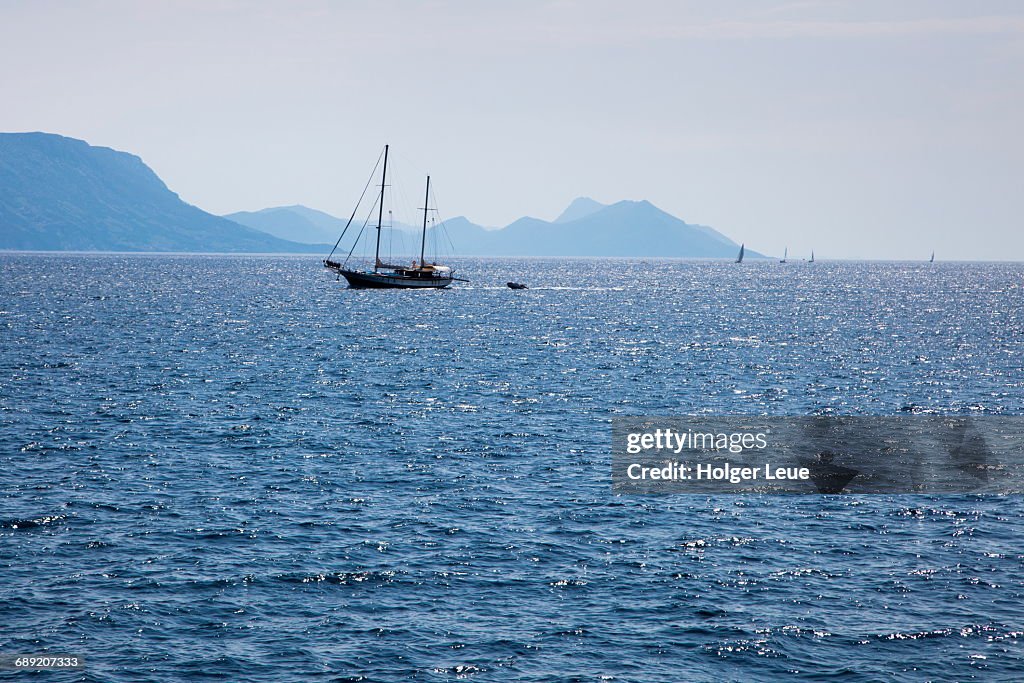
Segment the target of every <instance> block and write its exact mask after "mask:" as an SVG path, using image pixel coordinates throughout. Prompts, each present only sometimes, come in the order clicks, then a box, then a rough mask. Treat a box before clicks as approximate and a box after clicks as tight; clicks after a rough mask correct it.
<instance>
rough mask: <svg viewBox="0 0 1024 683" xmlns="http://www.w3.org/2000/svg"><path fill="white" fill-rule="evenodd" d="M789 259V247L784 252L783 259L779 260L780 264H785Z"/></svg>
mask: <svg viewBox="0 0 1024 683" xmlns="http://www.w3.org/2000/svg"><path fill="white" fill-rule="evenodd" d="M787 258H789V247H786V250H785V251H784V252H782V258H781V259H780V260H779V263H785V262H786V259H787Z"/></svg>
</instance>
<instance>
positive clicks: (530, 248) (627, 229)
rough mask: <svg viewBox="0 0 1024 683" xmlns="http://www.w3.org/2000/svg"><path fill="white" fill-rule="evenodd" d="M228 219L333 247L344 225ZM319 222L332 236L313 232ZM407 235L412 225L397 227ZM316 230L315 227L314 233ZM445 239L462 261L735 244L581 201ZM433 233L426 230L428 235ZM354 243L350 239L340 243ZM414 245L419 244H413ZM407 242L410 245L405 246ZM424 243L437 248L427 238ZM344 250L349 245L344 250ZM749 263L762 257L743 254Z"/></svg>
mask: <svg viewBox="0 0 1024 683" xmlns="http://www.w3.org/2000/svg"><path fill="white" fill-rule="evenodd" d="M228 218H231V219H232V220H236V221H239V222H242V223H244V224H246V225H249V226H250V227H253V228H257V229H260V230H264V231H266V232H269V233H271V234H274V235H277V236H278V237H286V238H288V239H294V240H301V239H305V238H306V237H305V236H309V237H316V238H317V239H318V240H319V241H321V242H323V241H330V242H333V241H334V240H336V239H337V238H338V235H340V234H341V229H342V228H343V227H344V224H345V221H342V220H341V219H338V218H335V217H333V216H331V215H329V214H325V213H323V212H320V211H315V210H314V209H308V208H306V207H303V206H288V207H275V208H271V209H264V210H263V211H253V212H242V213H236V214H230V215H229V216H228ZM313 218H316V219H317V220H318V221H320V224H321V225H322V226H324V229H329V232H323V233H320V232H316V231H315V229H314V227H313V226H312V219H313ZM395 227H397V228H399V229H401V230H403V231H404V232H406V233H414V234H416V235H418V234H419V230H420V228H418V227H416V226H410V225H404V224H397V223H396V225H395ZM317 229H319V228H317ZM444 229H445V232H446V233H447V235H448V238H447V239H445V238H443V237H442V238H441V239H440V243H441V244H447V243H448V240H450V241H451V243H452V244H453V245H454V246H455V252H456V253H457V254H459V255H461V256H640V257H642V256H665V257H681V258H735V257H736V254H737V252H738V251H739V248H740V245H739V244H737V243H736V242H733V241H732V240H731V239H729V238H728V237H726V236H725V235H723V234H722V233H720V232H718V231H717V230H715V229H713V228H709V227H707V226H705V225H693V224H690V223H686V222H684V221H682V220H680V219H678V218H676V217H675V216H672V215H670V214H668V213H666V212H665V211H662V210H661V209H659V208H658V207H656V206H654V205H653V204H651V203H650V202H648V201H621V202H617V203H615V204H611V205H605V204H600V203H598V202H596V201H594V200H593V199H589V198H587V197H580V198H578V199H575V200H573V201H572V203H571V204H569V206H568V207H567V208H566V210H565V211H563V212H562V214H561V215H560V216H559V217H558V218H556V219H555V220H554V221H544V220H541V219H539V218H530V217H524V218H520V219H519V220H517V221H515V222H514V223H512V224H510V225H507V226H505V227H504V228H501V229H498V230H493V229H488V228H483V227H481V226H479V225H476V224H474V223H472V222H471V221H470V220H469V219H467V218H465V217H464V216H458V217H456V218H450V219H448V220H446V221H445V222H444ZM434 230H436V228H431V231H434ZM344 242H345V244H346V245H349V246H351V241H350V238H349V237H346V238H345V240H344ZM413 242H416V240H415V239H414V240H413ZM408 243H409V244H412V242H408ZM428 243H434V238H433V236H430V235H428ZM346 248H347V247H346ZM746 256H747V258H751V259H756V258H764V256H763V255H762V254H759V253H757V252H756V251H752V250H750V249H747V250H746Z"/></svg>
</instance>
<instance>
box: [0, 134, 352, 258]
mask: <svg viewBox="0 0 1024 683" xmlns="http://www.w3.org/2000/svg"><path fill="white" fill-rule="evenodd" d="M332 241H333V240H332ZM0 249H28V250H45V251H67V250H74V251H205V252H319V251H322V247H314V246H310V245H309V244H299V243H297V242H290V241H286V240H282V239H279V238H277V237H274V236H272V235H268V234H266V233H263V232H260V231H258V230H254V229H252V228H249V227H245V226H243V225H239V224H238V223H234V222H232V221H229V220H227V219H225V218H221V217H219V216H214V215H212V214H209V213H207V212H205V211H203V210H202V209H199V208H197V207H195V206H192V205H191V204H187V203H185V202H184V201H182V200H181V198H180V197H178V195H177V194H175V193H174V192H171V191H170V190H169V189H168V188H167V186H166V185H165V184H164V183H163V181H161V180H160V178H158V177H157V175H156V174H155V173H154V172H153V171H152V170H151V169H150V168H149V167H148V166H146V164H144V163H143V162H142V160H141V159H140V158H139V157H137V156H134V155H132V154H127V153H125V152H118V151H115V150H113V149H109V148H106V147H93V146H92V145H90V144H88V143H86V142H84V141H82V140H76V139H74V138H67V137H63V136H61V135H51V134H48V133H0Z"/></svg>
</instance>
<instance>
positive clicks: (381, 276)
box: [324, 145, 466, 289]
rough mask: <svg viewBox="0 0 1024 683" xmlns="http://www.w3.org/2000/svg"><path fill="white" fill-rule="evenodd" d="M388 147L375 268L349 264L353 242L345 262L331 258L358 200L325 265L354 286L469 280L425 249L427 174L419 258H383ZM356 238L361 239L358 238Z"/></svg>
mask: <svg viewBox="0 0 1024 683" xmlns="http://www.w3.org/2000/svg"><path fill="white" fill-rule="evenodd" d="M388 149H389V145H384V168H383V170H382V171H381V182H380V196H379V197H378V199H377V246H376V248H375V251H374V257H373V270H357V269H355V268H349V267H348V261H349V258H351V256H352V251H354V250H355V245H354V244H353V245H352V250H350V251H349V254H348V257H347V258H346V259H345V260H344V261H343V262H340V263H339V262H338V261H332V260H331V256H333V255H334V252H335V251H336V250H337V248H338V245H339V244H341V239H342V237H344V236H345V232H346V231H347V230H348V228H349V226H350V225H351V224H352V219H353V218H355V214H356V211H358V210H359V205H358V203H357V205H356V208H355V210H353V211H352V216H351V217H350V218H349V219H348V223H347V224H346V225H345V229H344V230H342V233H341V237H339V238H338V241H337V242H335V244H334V249H332V250H331V253H330V254H329V255H328V256H327V258H325V259H324V267H325V268H327V269H328V270H331V271H333V272H335V273H338V274H339V275H341V276H343V277H344V278H345V279H346V280H347V281H348V286H349V287H351V288H353V289H427V288H429V289H441V288H443V287H447V286H448V285H450V284H451V283H452V281H453V280H459V281H460V282H466V280H462V279H460V278H457V277H455V274H454V272H453V271H452V269H451V268H449V267H448V266H442V265H439V264H437V263H434V262H432V263H427V260H426V254H425V252H426V246H427V214H428V212H429V211H430V176H427V191H426V199H424V201H423V233H422V237H421V238H420V258H419V261H413V262H412V265H411V266H410V267H408V268H406V267H404V266H398V265H394V264H390V263H385V262H384V261H381V259H380V234H381V228H382V224H383V220H384V190H385V188H386V187H387V174H388ZM378 161H379V160H378ZM363 192H364V194H365V192H366V191H365V190H363ZM361 199H362V198H361V197H360V200H361ZM371 211H372V209H371ZM389 213H390V212H389ZM371 215H372V214H371ZM367 221H369V219H367ZM356 241H357V242H358V241H359V240H358V238H357V239H356Z"/></svg>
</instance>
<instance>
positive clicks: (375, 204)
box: [341, 197, 380, 267]
mask: <svg viewBox="0 0 1024 683" xmlns="http://www.w3.org/2000/svg"><path fill="white" fill-rule="evenodd" d="M378 201H380V198H379V197H378V198H377V199H375V200H373V204H372V205H371V206H370V213H369V214H367V216H366V220H364V221H363V227H361V228H359V234H358V235H356V239H355V241H354V242H352V248H351V249H349V250H348V256H346V257H345V262H344V263H342V264H341V265H342V267H344V266H347V265H348V260H349V259H350V258H352V252H353V251H355V250H356V247H357V246H358V245H359V238H360V237H362V236H363V231H364V230H366V226H367V224H369V222H370V218H372V217H373V210H374V209H375V208H376V207H377V202H378Z"/></svg>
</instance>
